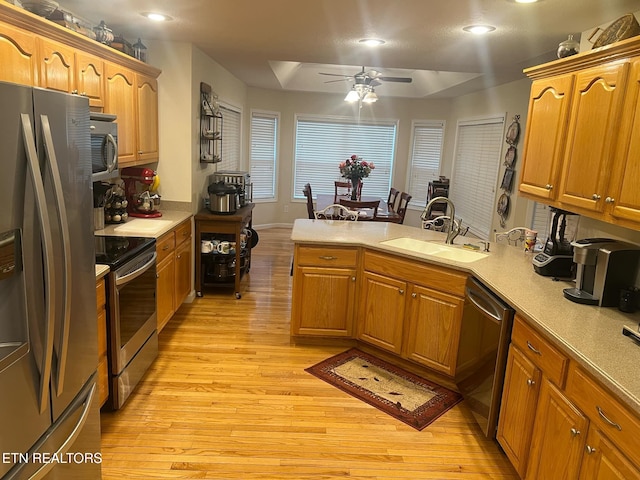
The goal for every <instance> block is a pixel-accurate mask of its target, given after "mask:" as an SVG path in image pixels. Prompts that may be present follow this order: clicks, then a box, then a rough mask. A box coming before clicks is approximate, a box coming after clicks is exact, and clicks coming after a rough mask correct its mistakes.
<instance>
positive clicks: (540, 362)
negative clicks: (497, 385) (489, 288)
mask: <svg viewBox="0 0 640 480" xmlns="http://www.w3.org/2000/svg"><path fill="white" fill-rule="evenodd" d="M511 341H512V342H513V343H514V344H515V345H517V346H518V347H519V348H520V350H522V351H523V352H524V353H525V355H526V356H527V357H528V358H529V359H530V360H531V361H532V362H533V363H534V364H535V365H536V366H537V367H539V368H540V369H541V370H542V371H543V372H544V374H545V375H546V376H547V377H548V378H549V379H550V380H551V381H552V382H553V383H555V384H556V385H557V386H559V387H560V388H562V386H563V384H564V379H565V376H566V373H567V366H568V363H569V360H568V359H567V357H565V356H564V355H563V354H562V353H560V352H559V351H558V350H557V349H556V348H555V347H553V346H551V345H550V344H549V343H548V342H547V341H546V340H545V339H544V338H543V337H542V336H541V335H540V334H539V333H538V332H536V331H535V330H533V328H531V327H530V326H529V325H527V324H526V323H525V322H524V320H522V319H521V318H519V317H518V316H517V315H516V318H515V322H514V324H513V331H512V332H511Z"/></svg>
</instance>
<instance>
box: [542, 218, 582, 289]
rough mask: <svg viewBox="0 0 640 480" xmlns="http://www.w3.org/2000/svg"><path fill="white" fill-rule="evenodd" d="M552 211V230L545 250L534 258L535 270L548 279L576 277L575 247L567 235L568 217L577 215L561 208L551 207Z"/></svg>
mask: <svg viewBox="0 0 640 480" xmlns="http://www.w3.org/2000/svg"><path fill="white" fill-rule="evenodd" d="M550 209H551V212H552V219H551V228H550V230H549V235H548V237H547V242H546V243H545V246H544V250H543V251H542V252H540V253H538V254H537V255H535V256H534V257H533V260H532V263H533V269H534V270H535V271H536V273H538V274H540V275H543V276H546V277H560V278H573V276H574V275H575V264H574V263H573V246H572V245H571V240H568V239H567V238H566V237H565V234H566V229H567V215H575V214H574V213H571V212H567V211H566V210H560V209H559V208H554V207H550Z"/></svg>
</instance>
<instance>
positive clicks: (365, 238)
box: [291, 219, 640, 474]
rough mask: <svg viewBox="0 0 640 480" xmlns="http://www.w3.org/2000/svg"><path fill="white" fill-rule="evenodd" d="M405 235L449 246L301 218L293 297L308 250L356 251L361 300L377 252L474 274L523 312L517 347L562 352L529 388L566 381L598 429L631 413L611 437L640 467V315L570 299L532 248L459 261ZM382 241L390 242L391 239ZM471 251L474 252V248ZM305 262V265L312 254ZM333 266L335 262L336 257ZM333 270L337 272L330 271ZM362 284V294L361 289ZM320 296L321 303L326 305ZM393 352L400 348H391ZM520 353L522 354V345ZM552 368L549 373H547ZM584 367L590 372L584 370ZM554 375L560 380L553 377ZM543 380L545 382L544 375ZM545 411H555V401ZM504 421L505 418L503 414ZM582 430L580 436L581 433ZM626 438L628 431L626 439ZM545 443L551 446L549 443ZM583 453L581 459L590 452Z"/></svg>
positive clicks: (373, 227) (403, 230) (295, 234)
mask: <svg viewBox="0 0 640 480" xmlns="http://www.w3.org/2000/svg"><path fill="white" fill-rule="evenodd" d="M398 238H406V239H408V240H406V242H409V243H407V244H406V245H407V246H409V244H410V242H411V240H414V241H415V243H416V244H418V243H419V242H420V241H423V242H425V241H426V242H435V243H441V244H444V234H443V233H439V232H431V231H426V230H420V229H416V228H412V227H407V226H404V225H396V224H389V223H376V222H366V223H365V222H362V223H360V222H335V221H317V220H307V219H298V220H296V222H295V224H294V228H293V231H292V235H291V239H292V240H293V242H294V243H295V253H294V292H293V297H294V300H293V301H294V302H295V301H296V274H298V275H299V272H298V269H303V268H309V267H304V263H303V266H299V263H300V261H301V260H300V259H299V258H297V257H299V255H298V254H299V253H300V252H304V249H314V248H315V249H317V251H318V252H321V249H323V248H326V249H327V251H329V252H331V251H341V249H342V251H349V252H352V257H351V258H350V263H351V266H350V267H349V268H350V269H351V272H353V276H352V277H350V278H351V279H352V281H353V283H354V284H355V285H354V287H353V288H354V289H355V290H356V293H355V296H356V297H358V295H361V294H362V293H363V292H362V291H363V290H365V289H364V288H363V287H362V285H363V282H364V278H365V277H366V275H368V274H369V272H367V271H365V267H364V265H363V264H364V263H365V261H364V260H365V259H367V258H368V257H371V255H376V256H377V257H379V258H385V257H388V258H389V259H390V260H392V261H394V262H397V261H400V260H404V261H405V262H406V264H407V265H409V264H411V265H413V264H416V265H423V266H432V267H434V268H436V267H437V268H444V269H445V270H444V271H446V272H449V273H455V272H456V271H457V272H460V273H462V274H468V275H473V276H474V277H476V278H478V279H479V280H480V281H481V282H482V283H484V284H485V285H486V286H487V287H489V288H490V289H491V290H492V291H493V292H494V293H495V294H496V295H498V296H499V297H501V298H502V299H503V300H504V301H505V302H507V303H508V304H509V305H511V306H512V307H513V308H514V309H515V311H516V323H515V325H516V326H515V327H514V333H513V336H512V347H511V348H512V349H514V345H515V346H516V347H519V346H520V344H518V340H519V339H520V338H521V337H525V336H527V335H531V337H527V338H535V339H538V340H542V341H543V345H544V346H545V348H546V349H547V350H546V351H543V352H542V353H543V354H546V353H547V352H549V353H550V354H555V357H554V356H553V355H550V356H549V357H546V358H545V362H546V361H547V359H551V361H550V362H549V363H548V364H547V365H544V366H540V365H538V366H539V367H540V369H541V370H542V373H543V375H542V377H541V378H542V381H540V382H537V381H533V380H532V381H531V383H530V384H529V386H530V387H531V386H535V389H536V392H537V391H538V390H540V389H539V387H538V385H537V384H538V383H543V382H544V385H545V387H544V388H547V390H549V388H551V389H552V390H553V389H556V387H555V386H551V387H547V384H549V385H551V383H552V382H553V383H556V384H558V387H559V388H560V389H562V388H564V386H565V384H566V396H567V397H568V398H569V399H570V400H571V401H572V402H573V404H575V405H578V407H574V406H573V405H572V404H571V403H568V404H569V405H571V407H572V408H573V411H578V412H579V411H580V409H584V410H585V411H584V415H585V416H586V417H588V418H587V420H586V423H584V424H583V425H589V420H590V421H591V425H593V428H595V427H598V428H600V429H602V430H603V431H604V428H605V427H603V426H602V425H603V423H602V421H603V420H602V419H599V418H598V414H599V413H600V412H601V411H606V410H607V407H609V410H610V411H614V409H616V413H619V414H620V415H619V418H624V419H625V421H626V422H627V423H626V424H623V425H622V426H620V425H617V424H616V425H617V426H616V428H615V429H614V430H615V432H613V433H609V435H610V436H611V437H612V441H613V443H614V444H616V445H617V446H618V448H619V449H620V450H622V451H623V452H624V453H625V454H626V455H628V456H629V457H630V458H633V460H634V462H635V464H636V465H638V464H639V459H638V455H637V454H636V453H634V452H635V450H634V449H635V447H636V444H637V442H638V440H634V438H637V437H638V435H637V432H638V428H639V427H638V425H640V421H639V420H638V417H640V378H639V377H638V376H637V373H636V369H635V368H636V367H635V366H636V365H638V362H640V348H639V346H638V345H637V344H636V343H634V341H633V340H631V339H629V338H627V337H625V336H623V335H622V328H623V326H624V325H625V324H626V325H630V326H635V325H637V323H638V320H639V317H638V315H637V314H625V313H622V312H620V311H619V310H617V309H616V308H600V307H594V306H587V305H579V304H575V303H572V302H570V301H568V300H566V299H565V298H564V297H563V294H562V289H563V288H566V287H567V286H568V283H567V282H563V281H554V280H552V279H551V278H550V277H542V276H540V275H537V274H536V273H535V272H534V270H533V266H532V263H531V259H532V254H531V253H525V252H524V251H523V250H522V249H521V248H516V247H511V246H504V245H495V244H491V248H490V252H489V253H488V254H485V255H482V256H480V257H481V258H479V259H477V260H473V261H464V262H459V261H455V260H450V259H447V258H443V257H438V256H434V255H429V254H425V253H419V252H417V251H412V250H408V249H405V248H398V247H394V246H392V245H389V242H387V241H388V240H392V239H398ZM382 242H386V244H384V243H382ZM465 242H469V243H472V240H471V239H467V238H464V239H463V238H458V240H457V243H458V244H459V245H458V246H459V247H460V248H461V244H463V243H465ZM391 243H393V242H391ZM464 251H465V252H466V250H464ZM474 253H475V252H474ZM319 255H320V257H318V256H316V258H323V257H324V258H326V259H331V261H333V259H335V261H343V259H344V256H343V257H342V258H340V255H338V254H335V255H334V254H331V253H328V254H327V255H324V254H322V253H319ZM303 257H304V255H303ZM302 262H305V259H304V258H303V259H302ZM327 263H330V261H328V262H327ZM326 270H329V268H327V269H326ZM406 280H407V281H408V282H416V283H419V282H420V281H421V279H420V278H410V279H409V278H408V279H406ZM298 281H299V280H298ZM358 289H360V291H357V290H358ZM401 293H404V292H401ZM317 296H318V297H322V292H318V295H317ZM320 301H321V300H318V302H320ZM354 303H358V302H354ZM293 316H295V309H294V308H292V334H293V336H294V337H296V336H301V337H302V336H305V335H304V333H303V332H296V331H295V328H296V327H295V321H296V320H295V318H293ZM360 320H361V318H358V315H357V310H356V315H355V322H354V323H356V324H357V322H358V321H360ZM405 328H406V327H405ZM356 330H357V329H355V328H354V329H353V330H349V331H348V332H347V333H345V334H342V335H339V334H336V333H335V332H333V333H329V334H326V336H327V337H335V336H343V337H344V336H347V337H348V338H356V334H354V333H353V331H356ZM516 335H518V338H516ZM357 339H358V340H360V341H362V342H363V343H365V344H366V343H368V344H371V345H374V346H376V347H379V345H376V344H375V343H373V342H371V341H370V340H369V339H368V338H367V337H366V336H360V335H358V336H357ZM527 342H529V340H525V341H524V344H525V346H524V349H525V350H526V349H527V346H528V345H529V343H527ZM456 346H457V343H456ZM385 349H386V350H387V351H391V352H392V353H393V351H392V350H391V348H385ZM515 350H516V351H518V350H517V349H515ZM405 358H406V355H405ZM541 358H542V357H541ZM409 359H411V357H409ZM510 361H511V359H510ZM536 365H537V364H536V363H535V362H534V363H533V366H534V367H535V366H536ZM545 367H546V368H548V369H549V370H545ZM508 368H509V367H508ZM550 372H554V373H555V372H557V378H554V377H553V375H552V374H551V373H550ZM583 372H584V373H585V375H583ZM450 376H452V375H450ZM547 376H548V377H550V378H551V379H552V380H551V381H547V378H546V377H547ZM589 377H590V378H589ZM536 378H537V379H538V380H540V376H539V374H538V377H536ZM592 379H593V380H592ZM508 382H509V372H507V378H506V380H505V392H508V391H509V390H510V388H511V387H510V385H511V384H509V383H508ZM585 385H586V387H585ZM587 387H588V388H587ZM525 388H526V387H525ZM581 389H582V390H581ZM532 390H533V388H530V389H529V391H532ZM556 390H557V389H556ZM540 391H542V390H540ZM554 391H555V390H554ZM544 393H545V395H546V397H545V398H547V397H549V394H548V391H545V392H544ZM559 395H562V396H563V397H562V398H563V399H564V395H565V394H564V393H562V392H561V393H559ZM600 399H602V401H603V402H604V403H600V404H594V405H593V407H594V408H593V409H588V410H587V406H591V405H587V403H588V402H597V401H600ZM533 401H534V405H535V402H536V400H535V399H534V400H533ZM538 402H540V403H539V405H542V403H543V402H542V396H540V400H538ZM567 402H569V401H567ZM601 405H605V407H603V408H602V409H600V406H601ZM522 408H524V407H522ZM538 408H539V409H541V408H542V407H541V406H538ZM545 408H548V406H547V407H545ZM502 409H503V410H502V412H503V413H502V414H501V415H503V417H505V418H506V417H507V415H508V414H509V412H507V413H505V412H504V410H505V396H503V405H502ZM596 409H597V411H596ZM592 410H593V411H592ZM528 418H529V420H530V424H531V425H530V429H533V428H534V425H533V423H534V422H533V418H532V417H531V414H530V415H529V417H528ZM554 418H557V417H554ZM582 418H583V419H584V418H585V417H584V416H583V417H582ZM603 418H604V417H603ZM501 422H503V419H502V418H501ZM599 422H600V423H599ZM505 423H506V422H505ZM541 423H545V422H541ZM551 423H553V422H551ZM620 423H622V421H620ZM617 427H620V428H621V430H620V431H619V433H620V435H621V437H620V438H617V439H616V438H615V436H616V435H617V434H618V429H617ZM536 429H537V430H536V431H535V433H534V442H533V444H534V445H535V444H536V441H539V442H543V441H549V442H550V441H551V440H550V439H548V438H549V436H548V437H547V439H544V438H543V440H540V437H541V436H542V437H544V435H543V434H544V432H542V433H540V432H538V430H542V429H544V427H540V426H538V425H536ZM525 430H526V428H525ZM576 431H577V432H578V433H580V431H579V430H576ZM582 431H583V432H584V433H585V435H583V436H582V437H580V438H581V441H586V440H582V439H586V431H587V428H583V429H582ZM589 432H590V435H589V442H590V443H589V445H590V444H591V438H592V436H591V433H592V432H591V428H590V430H589ZM500 435H501V432H500V431H499V433H498V439H499V441H500V443H501V445H503V447H504V446H505V442H504V441H502V439H501V438H500ZM526 435H527V434H526V433H521V435H520V436H521V437H522V438H526ZM529 435H530V433H529ZM622 435H626V436H625V437H624V438H622ZM522 442H523V443H524V444H526V445H525V447H523V448H525V449H526V453H525V454H524V457H525V458H524V460H522V461H523V462H524V463H523V464H526V457H527V455H528V449H529V446H530V445H529V443H530V442H528V441H527V440H522ZM545 445H546V444H545ZM540 448H543V447H540ZM545 448H550V447H549V446H545ZM508 450H509V449H508V448H505V451H506V452H507V455H508V456H509V458H510V460H511V461H512V463H513V464H514V466H515V467H516V469H517V470H518V471H519V472H520V473H521V474H522V471H523V470H522V468H523V467H522V465H518V462H517V460H518V458H517V455H515V456H514V455H511V454H510V452H509V451H508ZM594 451H595V450H594ZM576 455H578V458H581V455H582V449H580V450H579V451H578V453H577V454H576ZM539 456H544V451H543V452H542V453H540V451H539V450H538V451H535V453H534V452H532V453H531V460H530V462H529V468H532V467H531V465H532V464H535V463H536V462H535V461H534V460H536V459H538V458H539ZM585 461H586V460H585ZM636 468H637V467H636Z"/></svg>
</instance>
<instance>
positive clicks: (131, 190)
mask: <svg viewBox="0 0 640 480" xmlns="http://www.w3.org/2000/svg"><path fill="white" fill-rule="evenodd" d="M120 177H121V178H122V179H123V180H124V186H125V195H126V196H127V201H128V202H129V203H128V205H127V211H128V212H129V216H130V217H138V218H157V217H161V216H162V213H161V212H159V211H158V210H157V208H158V206H159V205H160V195H158V194H157V193H152V192H154V191H155V189H156V188H157V184H158V174H157V173H156V172H155V171H154V170H152V169H150V168H145V167H128V168H123V169H122V170H121V171H120Z"/></svg>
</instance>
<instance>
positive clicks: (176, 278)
mask: <svg viewBox="0 0 640 480" xmlns="http://www.w3.org/2000/svg"><path fill="white" fill-rule="evenodd" d="M191 238H192V235H191V219H189V220H186V221H185V222H183V223H181V224H180V225H178V226H177V227H176V228H174V229H173V230H171V231H169V232H167V233H165V234H164V235H162V237H160V238H159V239H158V240H157V242H156V253H157V255H158V256H157V259H156V261H157V266H156V277H157V282H156V315H157V320H158V324H157V325H158V333H160V331H162V329H163V328H164V327H165V325H166V324H167V322H169V320H171V317H172V316H173V314H174V313H175V312H176V310H177V309H178V308H179V307H180V305H182V302H184V300H185V299H186V298H187V296H188V295H189V292H190V291H191V278H192V276H193V275H192V273H191V272H192V265H193V262H192V260H191V259H192V255H191V252H192V246H191Z"/></svg>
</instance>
